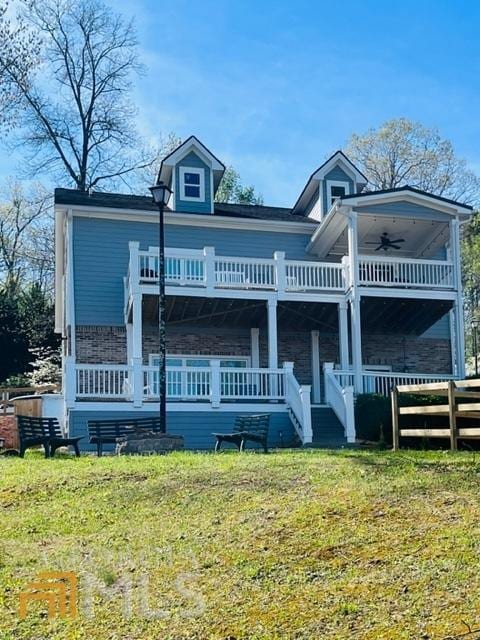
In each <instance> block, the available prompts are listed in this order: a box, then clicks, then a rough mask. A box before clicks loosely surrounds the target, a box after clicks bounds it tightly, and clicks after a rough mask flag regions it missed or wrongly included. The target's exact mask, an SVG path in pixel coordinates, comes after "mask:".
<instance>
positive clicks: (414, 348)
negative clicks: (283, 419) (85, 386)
mask: <svg viewBox="0 0 480 640" xmlns="http://www.w3.org/2000/svg"><path fill="white" fill-rule="evenodd" d="M76 341H77V360H78V362H80V363H91V364H97V363H98V364H102V363H104V364H123V363H125V362H126V361H127V343H126V331H125V328H124V327H87V326H81V327H77V338H76ZM319 342H320V363H323V362H338V361H339V356H338V337H337V336H336V335H334V334H320V340H319ZM167 350H168V352H169V353H172V354H175V353H177V354H192V355H241V356H249V355H251V353H250V331H249V330H248V329H240V330H233V329H232V330H231V329H228V328H220V329H201V330H199V331H198V332H195V331H193V330H192V329H191V328H188V329H187V328H186V329H185V331H179V330H178V329H175V330H173V331H172V330H171V331H168V329H167ZM362 351H363V362H364V363H365V364H371V365H389V366H391V367H392V368H393V369H394V370H395V371H406V372H415V371H418V372H421V373H449V372H450V371H451V351H450V341H449V340H443V339H433V338H416V337H414V336H406V337H404V336H394V335H373V334H371V335H364V336H363V340H362ZM150 353H158V334H157V331H156V328H155V327H153V326H145V327H144V329H143V358H144V362H145V364H147V363H148V356H149V354H150ZM278 361H279V364H280V365H281V364H282V363H283V362H294V363H295V372H296V375H297V377H298V379H299V381H300V382H301V383H302V384H310V383H311V377H312V362H311V337H310V332H308V331H304V332H293V331H292V332H284V331H279V333H278ZM267 364H268V341H267V333H266V330H260V366H262V367H266V366H267Z"/></svg>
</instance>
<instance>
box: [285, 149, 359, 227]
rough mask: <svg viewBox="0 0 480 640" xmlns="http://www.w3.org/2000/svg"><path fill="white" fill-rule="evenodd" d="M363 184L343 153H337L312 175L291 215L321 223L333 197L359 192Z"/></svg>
mask: <svg viewBox="0 0 480 640" xmlns="http://www.w3.org/2000/svg"><path fill="white" fill-rule="evenodd" d="M366 184H367V179H366V178H365V176H364V175H363V173H362V172H361V171H359V170H358V169H357V167H356V166H355V165H354V164H353V162H351V161H350V160H349V159H348V158H347V156H346V155H345V154H344V153H343V151H337V152H335V153H334V154H333V156H331V157H330V158H329V159H328V160H327V161H326V162H324V163H323V164H322V165H321V166H320V167H319V168H318V169H317V170H316V171H314V172H313V173H312V175H311V176H310V178H309V179H308V182H307V184H306V185H305V187H304V189H303V191H302V193H301V194H300V197H299V198H298V200H297V202H296V203H295V205H294V207H293V211H292V212H293V213H294V214H296V215H301V216H305V217H308V218H313V219H314V220H322V218H323V217H324V216H325V215H326V214H327V213H328V211H329V210H330V208H331V206H332V204H333V203H334V202H335V200H336V199H337V198H342V197H344V196H351V195H353V194H356V193H360V192H361V191H363V189H364V188H365V185H366Z"/></svg>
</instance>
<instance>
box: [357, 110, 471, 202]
mask: <svg viewBox="0 0 480 640" xmlns="http://www.w3.org/2000/svg"><path fill="white" fill-rule="evenodd" d="M346 153H347V155H348V156H349V158H351V160H352V161H353V162H355V163H356V164H358V166H359V168H360V169H361V170H362V171H363V173H364V174H365V175H366V177H367V178H368V181H369V186H370V188H372V189H392V188H395V187H399V186H402V185H406V184H408V185H410V186H412V187H416V188H418V189H423V190H424V191H429V192H431V193H434V194H436V195H440V196H444V197H447V198H452V199H454V200H460V201H463V202H466V203H468V204H477V203H478V202H479V200H480V179H479V178H478V176H477V175H475V173H473V171H470V170H469V169H468V167H467V164H466V162H465V160H463V159H461V158H458V157H457V156H456V154H455V151H454V149H453V145H452V143H451V142H450V141H449V140H444V139H443V138H442V137H441V136H440V134H439V132H438V130H437V129H429V128H427V127H424V126H423V125H421V124H420V123H418V122H411V121H410V120H407V119H406V118H399V119H397V120H389V121H387V122H385V123H384V124H382V125H381V126H380V127H378V129H370V130H369V131H367V133H365V134H363V135H357V134H354V135H352V137H351V138H350V140H349V142H348V144H347V149H346Z"/></svg>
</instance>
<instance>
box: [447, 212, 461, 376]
mask: <svg viewBox="0 0 480 640" xmlns="http://www.w3.org/2000/svg"><path fill="white" fill-rule="evenodd" d="M450 251H451V256H452V262H453V273H454V285H455V294H456V298H455V301H454V303H453V314H454V318H455V351H456V364H457V366H456V371H455V373H456V375H457V376H458V377H459V378H461V379H463V378H465V326H464V316H463V296H462V264H461V260H460V222H459V220H458V218H455V219H454V220H451V222H450Z"/></svg>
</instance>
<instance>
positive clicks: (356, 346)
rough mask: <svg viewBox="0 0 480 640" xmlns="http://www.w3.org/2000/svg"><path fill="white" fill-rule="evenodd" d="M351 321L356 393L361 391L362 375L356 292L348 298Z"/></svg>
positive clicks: (358, 309) (359, 324) (358, 302)
mask: <svg viewBox="0 0 480 640" xmlns="http://www.w3.org/2000/svg"><path fill="white" fill-rule="evenodd" d="M350 314H351V321H352V365H353V374H354V383H355V384H354V386H355V391H356V392H357V393H363V376H362V327H361V321H360V296H359V295H358V294H357V295H356V296H353V297H352V299H351V300H350Z"/></svg>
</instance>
